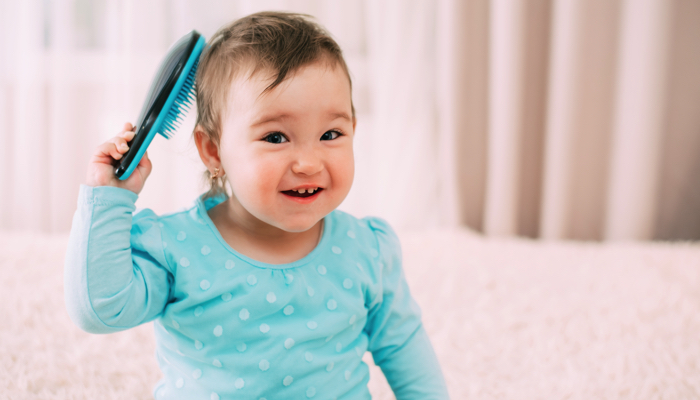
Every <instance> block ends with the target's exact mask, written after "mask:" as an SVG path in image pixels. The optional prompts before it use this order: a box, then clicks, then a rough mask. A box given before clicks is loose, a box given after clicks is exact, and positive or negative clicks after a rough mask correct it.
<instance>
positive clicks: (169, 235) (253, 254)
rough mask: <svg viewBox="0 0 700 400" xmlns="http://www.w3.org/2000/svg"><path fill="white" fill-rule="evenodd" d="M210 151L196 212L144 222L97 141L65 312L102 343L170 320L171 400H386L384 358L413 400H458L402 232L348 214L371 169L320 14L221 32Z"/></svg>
mask: <svg viewBox="0 0 700 400" xmlns="http://www.w3.org/2000/svg"><path fill="white" fill-rule="evenodd" d="M196 88H197V124H196V127H195V131H194V140H195V143H196V145H197V149H198V150H199V154H200V156H201V159H202V161H203V162H204V165H205V166H206V168H207V170H208V172H207V174H208V175H209V177H210V182H211V189H210V190H209V191H208V192H207V193H205V194H204V195H202V196H201V197H200V198H199V199H198V200H197V201H196V203H195V204H194V205H193V206H192V207H191V208H190V209H188V210H186V211H182V212H179V213H174V214H169V215H164V216H158V215H156V214H155V213H154V212H152V211H151V210H148V209H146V210H142V211H140V212H136V213H135V212H134V211H135V206H134V202H135V201H136V199H137V195H138V193H139V192H140V191H141V189H142V188H143V186H144V183H145V181H146V179H147V177H148V175H149V173H150V171H151V163H150V161H149V160H148V157H147V156H146V157H144V158H143V159H142V160H141V162H140V163H139V166H138V168H137V170H136V171H135V172H134V173H133V174H132V175H131V176H130V177H129V178H128V179H127V180H125V181H119V180H117V179H116V178H115V176H114V169H113V167H112V162H113V159H119V158H121V157H122V155H123V154H124V153H125V152H126V150H127V149H128V142H129V141H130V140H131V139H132V137H133V135H134V133H133V132H132V126H131V125H129V124H127V125H126V126H125V127H124V130H123V131H122V133H121V134H119V135H118V136H116V137H115V138H113V139H112V140H110V141H108V142H107V143H104V144H103V145H101V146H100V147H98V149H97V151H96V152H95V154H94V156H93V158H92V160H91V162H90V165H89V169H88V176H87V185H82V186H81V188H80V197H79V200H78V209H77V211H76V213H75V217H74V219H73V228H72V231H71V236H70V244H69V250H68V254H67V255H66V269H65V288H66V289H65V290H66V291H65V296H66V305H67V307H68V311H69V314H70V316H71V318H72V319H73V321H74V322H75V323H76V324H77V325H78V326H79V327H80V328H82V329H84V330H86V331H88V332H92V333H111V332H117V331H121V330H124V329H128V328H131V327H135V326H137V325H140V324H142V323H145V322H149V321H154V328H155V335H156V343H157V347H156V355H157V359H158V362H159V365H160V368H161V370H162V372H163V376H164V377H163V379H162V380H161V381H160V382H159V383H158V384H157V386H156V387H155V389H154V395H155V397H156V398H157V399H161V398H163V399H212V400H218V399H233V398H240V399H256V400H258V399H268V400H272V399H300V398H314V397H315V398H320V399H369V398H371V397H370V394H369V391H368V389H367V382H368V381H369V369H368V367H367V365H366V364H365V363H364V362H363V361H362V356H363V355H364V353H365V352H366V351H370V352H371V353H372V356H373V357H374V361H375V363H376V364H377V365H379V366H380V367H381V368H382V371H383V372H384V375H385V376H386V378H387V380H388V382H389V384H390V385H391V387H392V389H393V391H394V393H395V394H396V397H397V398H398V399H421V400H425V399H446V398H448V394H447V389H446V387H445V383H444V379H443V376H442V373H441V371H440V367H439V364H438V362H437V359H436V357H435V354H434V352H433V349H432V346H431V344H430V340H429V338H428V336H427V335H426V332H425V330H424V328H423V325H422V323H421V317H420V310H419V308H418V306H417V305H416V303H415V302H414V300H413V299H412V298H411V295H410V293H409V289H408V286H407V284H406V280H405V279H404V274H403V272H402V266H401V249H400V245H399V241H398V239H397V237H396V234H395V233H394V231H393V230H392V229H391V227H389V225H388V224H387V223H386V222H385V221H383V220H382V219H379V218H364V219H357V218H355V217H353V216H351V215H348V214H346V213H344V212H341V211H338V210H336V207H338V205H339V204H340V203H341V202H342V201H343V199H345V196H346V195H347V194H348V191H349V190H350V186H351V185H352V181H353V175H354V161H353V136H354V130H355V113H354V108H353V105H352V99H351V82H350V76H349V73H348V68H347V65H346V64H345V61H344V59H343V56H342V53H341V50H340V48H339V47H338V45H337V44H336V42H335V41H334V40H333V39H332V38H331V37H330V36H329V34H328V33H326V32H325V31H324V30H323V29H322V28H321V27H320V26H319V25H317V24H316V23H315V22H313V21H312V20H311V19H310V18H308V17H307V16H304V15H297V14H287V13H271V12H265V13H258V14H254V15H250V16H248V17H245V18H242V19H239V20H237V21H235V22H233V23H231V24H230V25H228V26H226V27H224V28H222V29H220V30H219V31H218V32H217V33H216V34H215V35H214V36H213V37H212V38H211V40H210V41H209V44H208V46H207V48H206V49H205V50H204V52H203V54H202V56H201V59H200V64H199V68H198V71H197V77H196Z"/></svg>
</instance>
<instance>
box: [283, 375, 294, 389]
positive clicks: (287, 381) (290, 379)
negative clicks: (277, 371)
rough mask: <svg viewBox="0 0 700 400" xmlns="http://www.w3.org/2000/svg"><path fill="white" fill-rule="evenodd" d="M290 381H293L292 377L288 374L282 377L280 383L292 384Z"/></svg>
mask: <svg viewBox="0 0 700 400" xmlns="http://www.w3.org/2000/svg"><path fill="white" fill-rule="evenodd" d="M292 382H294V378H292V377H291V376H289V375H287V376H285V377H284V380H282V384H283V385H284V386H289V385H291V384H292Z"/></svg>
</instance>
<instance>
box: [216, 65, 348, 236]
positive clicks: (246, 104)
mask: <svg viewBox="0 0 700 400" xmlns="http://www.w3.org/2000/svg"><path fill="white" fill-rule="evenodd" d="M271 82H272V80H271V78H270V75H269V74H266V73H264V72H259V73H256V74H255V75H253V76H252V77H250V78H248V77H247V76H246V77H242V78H237V79H234V81H233V82H232V84H231V88H230V91H229V97H228V107H229V108H228V112H227V115H225V116H224V118H223V121H222V122H223V123H222V135H221V141H220V153H219V154H220V157H221V164H222V166H223V168H224V171H226V178H227V179H228V181H229V183H230V184H231V188H232V189H233V195H234V197H233V198H232V201H237V202H238V203H240V205H241V206H242V208H243V209H244V210H245V212H246V214H247V215H246V217H250V218H251V219H253V220H254V221H255V222H257V220H259V221H262V222H264V223H266V224H269V225H272V226H274V227H277V228H279V229H282V230H284V231H287V232H303V231H306V230H308V229H310V228H311V227H313V226H314V225H315V224H316V223H317V222H318V221H319V220H321V219H322V218H323V217H325V216H326V215H327V214H328V213H330V212H331V211H333V210H334V209H335V208H336V207H338V205H340V203H341V202H342V201H343V199H345V197H346V196H347V194H348V192H349V191H350V186H351V185H352V181H353V176H354V171H355V164H354V159H353V136H354V122H353V119H352V108H351V107H352V106H351V94H350V82H349V81H348V78H347V76H346V75H345V73H344V71H343V70H342V69H341V68H340V67H335V68H333V67H330V66H328V65H327V64H326V63H321V62H317V63H314V64H310V65H308V66H305V67H302V68H301V69H300V70H298V71H296V72H295V73H293V74H292V75H291V76H288V77H287V79H286V80H285V81H284V82H282V83H281V84H280V85H278V86H277V87H275V88H274V89H272V90H271V91H268V92H266V93H265V94H261V93H262V92H263V90H264V89H265V88H266V87H267V86H268V85H269V84H270V83H271ZM314 189H315V190H314ZM312 190H313V194H312V195H309V192H310V191H312ZM301 191H306V193H304V194H302V193H300V192H301Z"/></svg>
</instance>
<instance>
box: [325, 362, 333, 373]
mask: <svg viewBox="0 0 700 400" xmlns="http://www.w3.org/2000/svg"><path fill="white" fill-rule="evenodd" d="M334 366H335V363H333V361H331V362H329V363H328V365H327V366H326V371H328V372H331V371H333V367H334Z"/></svg>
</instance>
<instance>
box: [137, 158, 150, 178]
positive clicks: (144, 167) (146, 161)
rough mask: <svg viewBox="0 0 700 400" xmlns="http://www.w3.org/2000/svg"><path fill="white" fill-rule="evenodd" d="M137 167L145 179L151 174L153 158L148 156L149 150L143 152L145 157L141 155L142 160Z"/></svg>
mask: <svg viewBox="0 0 700 400" xmlns="http://www.w3.org/2000/svg"><path fill="white" fill-rule="evenodd" d="M137 168H138V170H139V172H140V173H141V176H142V177H143V179H144V180H145V179H146V178H148V175H150V174H151V170H152V169H153V164H152V163H151V159H150V158H148V151H146V152H144V153H143V157H141V161H139V165H138V166H137Z"/></svg>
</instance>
